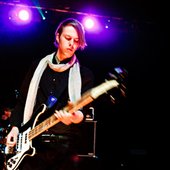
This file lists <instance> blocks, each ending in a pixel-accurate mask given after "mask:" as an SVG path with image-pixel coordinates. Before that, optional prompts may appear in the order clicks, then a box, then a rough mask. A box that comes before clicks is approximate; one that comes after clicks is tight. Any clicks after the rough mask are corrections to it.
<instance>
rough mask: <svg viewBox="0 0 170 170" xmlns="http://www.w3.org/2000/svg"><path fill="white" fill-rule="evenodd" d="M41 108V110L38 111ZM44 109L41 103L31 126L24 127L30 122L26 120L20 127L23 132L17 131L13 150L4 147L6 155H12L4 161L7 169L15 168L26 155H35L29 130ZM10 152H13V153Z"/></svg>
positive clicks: (44, 106) (13, 169)
mask: <svg viewBox="0 0 170 170" xmlns="http://www.w3.org/2000/svg"><path fill="white" fill-rule="evenodd" d="M40 109H41V111H40ZM45 110H46V105H45V104H43V105H42V106H41V107H40V108H39V109H38V111H39V112H38V113H39V114H38V115H37V116H36V119H35V120H34V122H33V125H32V128H31V127H29V128H27V129H26V127H28V125H30V122H28V123H27V124H26V125H24V126H23V128H22V129H26V130H25V131H24V132H22V133H19V135H18V139H17V144H16V147H15V149H14V150H15V151H10V150H13V149H12V148H8V147H6V148H5V150H6V151H5V153H6V154H8V156H9V157H10V155H14V154H15V155H14V156H12V157H10V158H9V159H8V160H7V162H6V168H7V170H16V168H17V167H18V166H19V164H20V163H21V161H22V160H23V159H24V158H25V157H26V156H34V155H35V151H36V150H35V148H34V147H33V146H32V140H31V139H30V132H31V129H33V128H34V126H35V124H36V122H37V119H38V117H39V116H40V115H41V114H42V113H44V112H45ZM11 152H15V153H14V154H13V153H11Z"/></svg>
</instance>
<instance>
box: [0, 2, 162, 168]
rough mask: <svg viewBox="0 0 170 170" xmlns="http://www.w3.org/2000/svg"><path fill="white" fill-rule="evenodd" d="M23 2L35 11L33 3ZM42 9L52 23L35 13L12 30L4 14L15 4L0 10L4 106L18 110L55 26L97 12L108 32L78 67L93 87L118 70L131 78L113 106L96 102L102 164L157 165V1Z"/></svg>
mask: <svg viewBox="0 0 170 170" xmlns="http://www.w3.org/2000/svg"><path fill="white" fill-rule="evenodd" d="M0 2H8V1H0ZM9 2H11V1H9ZM23 2H24V1H23ZM25 2H27V3H28V4H29V5H34V3H33V2H32V1H25ZM39 4H40V6H41V7H43V9H45V10H48V14H47V19H46V20H45V21H43V20H41V18H40V16H39V15H38V12H36V11H37V10H36V9H33V10H34V11H35V15H36V17H35V18H34V21H33V23H32V25H31V26H28V25H23V26H17V25H12V24H11V23H10V22H9V21H7V17H6V15H5V14H6V13H5V12H4V11H7V9H8V8H10V7H11V6H10V5H4V4H0V11H1V13H0V17H1V19H0V37H1V40H0V55H1V57H0V58H1V62H0V77H1V85H0V105H1V106H9V107H13V106H14V105H15V99H16V94H17V93H16V92H18V91H19V88H20V85H21V82H22V80H23V78H24V76H25V73H26V72H27V70H28V68H29V65H30V64H31V63H32V61H33V60H34V59H35V58H40V57H44V56H45V55H47V54H49V53H51V52H53V51H54V49H55V48H54V45H53V41H54V31H55V29H56V26H57V25H58V23H59V22H60V21H61V20H62V19H64V18H67V17H75V18H77V19H80V18H81V17H83V16H82V15H79V14H78V13H76V12H77V11H79V12H84V13H86V12H87V13H93V9H95V12H94V14H96V15H99V16H100V17H99V18H100V19H101V21H102V22H105V21H106V20H107V19H111V21H112V22H111V25H110V26H111V27H110V29H109V30H108V31H107V33H105V32H102V33H99V34H97V33H90V32H86V37H87V43H88V46H87V48H86V49H85V50H84V51H82V52H80V51H78V52H77V56H78V58H79V60H80V62H81V63H82V64H83V65H85V66H87V67H89V68H90V69H91V70H92V71H93V72H94V75H95V85H98V84H100V83H102V82H104V81H105V79H106V77H107V74H108V72H110V71H113V68H114V67H117V66H120V67H122V68H124V69H125V70H126V71H127V73H128V78H127V80H126V83H127V91H126V97H123V98H120V99H117V100H116V103H115V104H114V103H113V102H112V101H111V99H110V97H109V95H103V96H101V97H99V98H98V99H97V100H95V101H94V102H93V104H94V108H95V119H96V120H97V140H96V155H97V157H98V158H97V162H100V163H101V167H105V168H106V167H107V166H108V167H109V166H110V167H111V168H110V169H113V168H115V169H146V168H152V167H153V166H155V165H156V166H157V165H158V164H159V163H160V160H159V159H158V155H159V152H160V148H159V147H158V142H157V141H158V131H157V116H156V111H157V110H158V109H159V107H160V106H159V103H160V101H159V99H158V96H159V93H160V89H161V88H160V85H159V83H160V77H161V74H160V51H161V43H162V41H161V33H160V25H159V21H160V18H159V12H158V11H159V10H158V4H156V2H155V1H152V0H151V1H149V2H148V1H142V0H137V1H135V0H128V1H114V2H112V1H106V0H105V1H102V0H100V1H95V0H93V1H82V0H81V1H76V0H62V1H60V0H59V1H57V2H54V1H53V0H48V2H47V1H43V0H39ZM56 9H57V10H56ZM58 9H66V10H68V12H58ZM87 9H88V10H87ZM115 35H116V36H115ZM111 94H112V93H111ZM113 95H114V94H113ZM98 160H99V161H98ZM100 163H99V164H100ZM95 168H96V167H94V168H93V169H95ZM106 169H107V168H106Z"/></svg>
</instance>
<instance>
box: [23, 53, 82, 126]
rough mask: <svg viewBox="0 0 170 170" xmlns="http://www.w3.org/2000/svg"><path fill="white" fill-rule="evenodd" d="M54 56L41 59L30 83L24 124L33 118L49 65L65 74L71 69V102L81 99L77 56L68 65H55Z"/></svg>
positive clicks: (69, 89) (69, 86) (69, 84)
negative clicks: (43, 77)
mask: <svg viewBox="0 0 170 170" xmlns="http://www.w3.org/2000/svg"><path fill="white" fill-rule="evenodd" d="M53 56H54V53H52V54H50V55H47V56H46V57H44V58H43V59H41V61H40V62H39V64H38V66H37V68H36V70H35V72H34V75H33V77H32V80H31V82H30V85H29V89H28V93H27V98H26V103H25V108H24V120H23V124H25V123H26V122H28V121H29V119H30V118H31V116H32V113H33V108H34V105H35V100H36V95H37V90H38V86H39V82H40V79H41V76H42V74H43V72H44V70H45V68H46V67H47V65H49V67H50V68H51V69H52V70H54V71H56V72H63V71H65V70H67V69H69V68H70V70H69V80H68V92H69V98H70V101H71V102H75V101H77V100H79V99H80V97H81V76H80V65H79V62H78V60H77V58H76V55H74V56H73V57H72V58H71V60H70V62H68V63H66V64H53V63H52V59H53Z"/></svg>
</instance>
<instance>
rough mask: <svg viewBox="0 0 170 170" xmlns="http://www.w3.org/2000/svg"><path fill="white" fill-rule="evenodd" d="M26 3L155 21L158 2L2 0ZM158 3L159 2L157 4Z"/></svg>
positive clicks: (147, 0)
mask: <svg viewBox="0 0 170 170" xmlns="http://www.w3.org/2000/svg"><path fill="white" fill-rule="evenodd" d="M1 1H4V2H10V3H11V2H14V3H25V4H28V5H33V6H35V5H36V6H40V7H43V8H46V9H51V10H53V9H62V10H63V9H64V10H68V11H71V12H73V11H74V12H85V13H90V14H97V15H102V16H111V17H122V18H125V19H131V20H144V21H148V20H149V21H155V19H158V17H159V15H157V14H158V12H157V11H158V3H157V2H156V1H154V0H48V1H47V0H34V1H33V0H0V2H1ZM156 3H157V4H156Z"/></svg>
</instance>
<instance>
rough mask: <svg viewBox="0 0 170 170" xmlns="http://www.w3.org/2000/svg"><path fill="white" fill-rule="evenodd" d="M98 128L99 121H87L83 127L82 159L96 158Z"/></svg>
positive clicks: (80, 154) (80, 153) (80, 152)
mask: <svg viewBox="0 0 170 170" xmlns="http://www.w3.org/2000/svg"><path fill="white" fill-rule="evenodd" d="M96 126H97V121H94V120H86V121H85V122H84V124H83V125H82V140H81V142H82V143H81V146H82V147H81V148H80V151H79V155H78V156H80V157H96Z"/></svg>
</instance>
